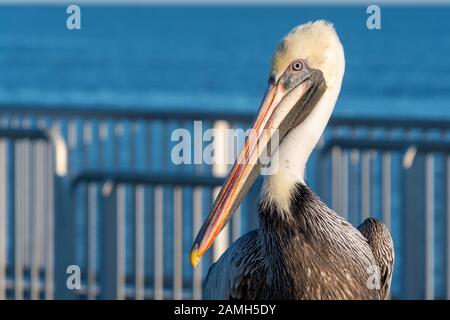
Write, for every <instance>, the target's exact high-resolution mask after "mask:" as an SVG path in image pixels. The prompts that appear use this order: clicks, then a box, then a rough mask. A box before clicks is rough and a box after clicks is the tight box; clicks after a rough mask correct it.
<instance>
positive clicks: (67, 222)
mask: <svg viewBox="0 0 450 320" xmlns="http://www.w3.org/2000/svg"><path fill="white" fill-rule="evenodd" d="M49 141H50V142H51V143H52V151H53V152H52V156H53V160H52V165H53V166H54V173H53V183H54V194H53V203H54V231H53V232H54V237H53V244H54V252H55V259H54V265H55V271H54V281H55V298H56V299H65V300H66V299H75V298H76V289H69V288H68V286H67V280H68V277H69V276H70V275H69V274H67V268H68V267H69V266H71V265H75V219H74V210H73V198H72V197H73V192H72V191H73V190H72V186H71V181H72V180H71V177H70V176H68V175H67V170H68V161H67V159H68V158H67V146H66V143H65V140H64V137H63V136H62V135H61V133H60V131H59V129H58V128H57V127H53V128H52V129H51V130H50V131H49ZM50 187H51V186H50ZM50 232H52V231H50Z"/></svg>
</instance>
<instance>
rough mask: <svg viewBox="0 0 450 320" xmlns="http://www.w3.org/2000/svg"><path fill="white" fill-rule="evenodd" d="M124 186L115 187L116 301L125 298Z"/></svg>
mask: <svg viewBox="0 0 450 320" xmlns="http://www.w3.org/2000/svg"><path fill="white" fill-rule="evenodd" d="M125 199H126V194H125V186H123V185H118V186H117V261H115V263H117V277H118V278H117V299H119V300H123V299H125V297H126V295H125V294H126V290H125V289H126V274H125V266H124V263H123V262H124V261H125V210H126V201H125Z"/></svg>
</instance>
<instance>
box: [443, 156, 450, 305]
mask: <svg viewBox="0 0 450 320" xmlns="http://www.w3.org/2000/svg"><path fill="white" fill-rule="evenodd" d="M446 158H447V161H446V165H447V170H446V172H447V177H446V180H447V185H446V190H447V195H446V196H447V201H446V202H447V208H446V222H447V226H446V228H445V233H446V236H447V239H446V241H447V243H446V244H444V245H445V248H446V252H447V254H446V259H447V262H446V267H447V270H446V279H447V284H446V291H447V297H446V298H447V299H450V156H449V155H447V156H446Z"/></svg>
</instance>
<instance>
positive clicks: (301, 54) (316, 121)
mask: <svg viewBox="0 0 450 320" xmlns="http://www.w3.org/2000/svg"><path fill="white" fill-rule="evenodd" d="M296 59H303V60H304V61H306V64H307V65H308V67H309V68H312V69H318V70H320V71H321V72H322V74H323V76H324V79H325V84H326V88H327V89H326V91H325V92H324V94H323V95H322V97H321V98H320V100H319V101H318V103H317V105H316V106H315V107H314V109H313V110H312V112H311V113H310V114H309V116H308V117H307V118H306V119H305V120H304V121H303V122H302V123H301V124H300V125H298V126H297V127H296V128H294V129H293V130H291V131H290V132H289V133H288V135H286V137H285V138H284V139H283V141H282V143H281V145H280V147H279V148H278V151H277V154H274V156H273V161H278V163H277V164H276V166H278V171H277V173H276V174H274V175H271V176H267V177H266V180H265V183H264V188H263V199H264V203H265V204H275V205H276V206H277V207H278V209H280V210H279V211H281V212H288V211H289V204H290V199H291V192H292V190H293V187H294V186H295V183H297V182H301V183H304V171H305V166H306V162H307V160H308V158H309V156H310V154H311V152H312V151H313V149H314V147H315V146H316V144H317V142H318V141H319V139H320V137H321V135H322V133H323V131H324V130H325V127H326V125H327V123H328V120H329V119H330V116H331V113H332V112H333V109H334V106H335V104H336V100H337V97H338V95H339V92H340V89H341V84H342V79H343V76H344V70H345V58H344V49H343V47H342V44H341V42H340V40H339V37H338V35H337V34H336V31H335V30H334V27H333V25H332V24H331V23H329V22H326V21H323V20H319V21H315V22H309V23H306V24H303V25H300V26H298V27H296V28H294V29H293V30H292V31H291V32H289V33H288V34H287V35H286V36H285V37H284V38H283V39H282V40H281V42H280V43H279V44H278V46H277V48H276V50H275V53H274V56H273V60H272V67H271V71H270V72H271V76H272V77H274V79H275V80H277V79H278V78H279V77H280V76H281V75H282V74H283V72H284V71H285V70H286V68H287V67H288V66H289V65H290V64H291V63H292V61H294V60H296Z"/></svg>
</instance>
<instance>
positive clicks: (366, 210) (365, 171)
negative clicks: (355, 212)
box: [361, 151, 370, 221]
mask: <svg viewBox="0 0 450 320" xmlns="http://www.w3.org/2000/svg"><path fill="white" fill-rule="evenodd" d="M361 178H362V181H361V188H362V190H361V194H362V201H361V206H362V208H361V215H362V217H361V221H364V220H365V219H367V218H369V217H370V151H368V152H364V153H363V155H362V172H361Z"/></svg>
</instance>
